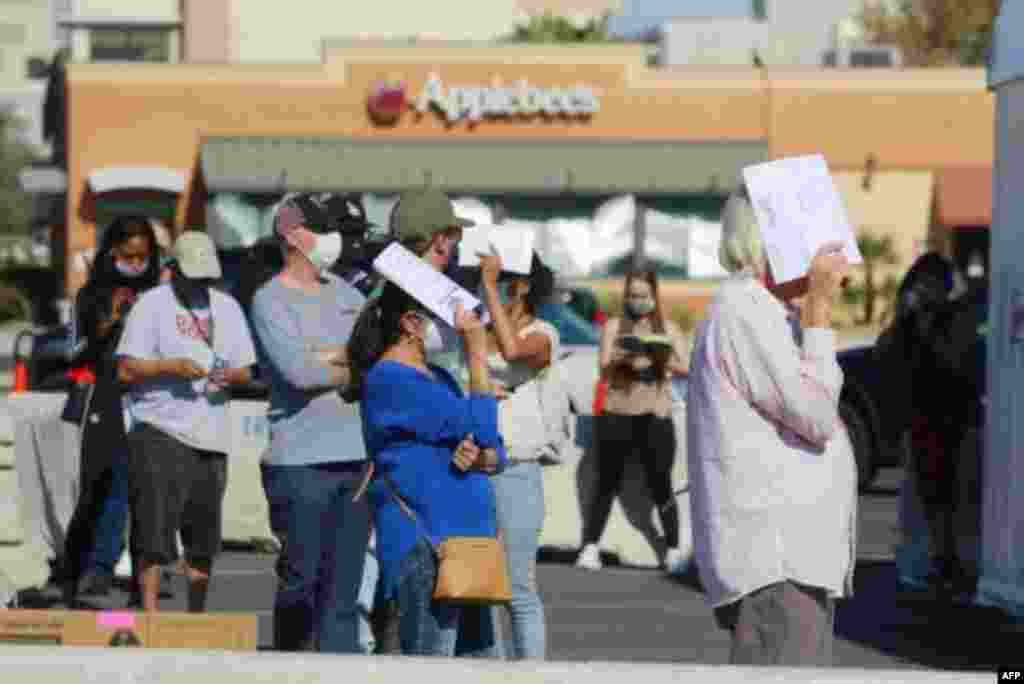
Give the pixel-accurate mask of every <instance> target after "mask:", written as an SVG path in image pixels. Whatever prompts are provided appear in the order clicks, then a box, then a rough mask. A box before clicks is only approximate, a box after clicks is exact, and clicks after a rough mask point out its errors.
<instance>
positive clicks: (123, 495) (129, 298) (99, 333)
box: [62, 217, 159, 604]
mask: <svg viewBox="0 0 1024 684" xmlns="http://www.w3.org/2000/svg"><path fill="white" fill-rule="evenodd" d="M156 247H157V242H156V235H155V234H154V232H153V228H152V226H151V225H150V223H149V221H148V220H147V219H145V218H142V217H121V218H118V219H116V220H114V222H113V223H112V224H111V225H110V226H109V227H108V228H107V230H106V231H105V232H104V234H103V239H102V242H101V244H100V247H99V250H98V252H97V254H96V258H95V260H94V261H93V266H92V270H91V272H90V274H89V280H88V282H87V283H86V284H85V285H84V286H83V287H82V289H81V290H80V291H79V293H78V297H77V300H76V325H77V331H78V334H79V335H80V336H81V338H82V341H83V342H84V343H85V347H84V349H83V351H82V353H81V354H80V355H79V356H78V358H77V359H76V367H75V368H74V369H73V370H72V372H71V375H72V377H73V378H74V379H75V380H76V382H79V383H89V382H95V386H94V388H93V391H92V396H91V399H90V401H89V405H88V410H87V411H86V412H85V414H84V415H83V422H82V426H81V428H82V451H81V462H82V463H81V476H80V477H81V479H80V483H81V484H80V493H79V498H78V504H77V506H76V508H75V511H74V513H73V515H72V517H71V523H70V525H69V526H68V533H67V536H66V540H65V551H64V562H65V568H64V576H63V578H62V580H63V593H64V601H65V603H68V604H73V603H75V601H76V600H77V597H78V596H80V595H83V596H84V595H88V596H95V595H106V594H108V593H109V592H110V588H111V584H112V581H113V578H114V567H115V565H116V564H117V561H118V559H119V558H120V557H121V554H122V552H123V550H124V537H125V528H126V526H127V522H128V470H127V463H128V454H127V451H126V448H125V419H126V416H125V409H124V403H123V392H122V388H121V385H120V383H119V382H118V379H117V364H116V362H115V360H114V350H116V349H117V343H118V340H119V339H120V337H121V331H122V326H123V322H124V317H125V315H126V314H127V312H128V309H129V308H130V307H131V305H132V303H133V302H134V301H135V298H136V296H137V295H138V294H139V293H141V292H142V291H143V290H147V289H149V288H151V287H153V286H154V285H156V284H157V280H158V278H159V263H158V262H157V259H156V257H155V253H156Z"/></svg>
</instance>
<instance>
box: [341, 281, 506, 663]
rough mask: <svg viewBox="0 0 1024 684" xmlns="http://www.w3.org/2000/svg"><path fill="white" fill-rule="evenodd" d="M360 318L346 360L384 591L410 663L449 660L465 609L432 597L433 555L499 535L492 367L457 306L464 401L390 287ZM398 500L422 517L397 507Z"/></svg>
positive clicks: (413, 313)
mask: <svg viewBox="0 0 1024 684" xmlns="http://www.w3.org/2000/svg"><path fill="white" fill-rule="evenodd" d="M368 306H369V307H371V309H370V310H369V311H367V315H364V316H362V317H361V320H360V325H358V326H357V328H356V330H355V332H354V334H353V338H352V341H351V342H350V344H349V356H350V358H351V360H352V365H353V370H354V371H355V373H356V376H357V381H358V380H359V377H358V376H360V375H362V374H363V373H365V377H363V378H362V384H363V392H362V397H363V399H362V409H363V419H364V421H365V423H366V431H365V435H366V447H367V451H368V452H369V453H370V454H371V456H372V458H373V459H374V462H375V464H376V477H375V482H374V485H373V487H372V488H371V490H370V498H371V503H372V506H373V510H374V520H375V523H376V531H377V555H378V561H379V563H380V582H381V583H382V586H381V592H382V595H383V597H384V598H385V600H394V601H396V602H397V604H398V612H399V614H400V618H399V640H400V642H401V651H402V653H403V654H405V655H441V656H452V655H454V651H455V641H456V637H457V634H458V625H459V620H460V617H461V616H462V615H465V613H466V612H467V611H470V610H486V609H485V608H469V607H465V606H462V607H460V606H456V605H454V604H451V603H445V602H439V601H434V600H433V591H434V585H435V583H436V579H437V560H436V557H435V555H434V547H436V545H438V544H440V543H441V542H443V541H444V540H445V539H447V538H448V537H452V536H490V537H496V536H497V520H496V504H495V499H494V490H493V488H492V486H491V482H490V479H489V477H488V476H489V474H491V473H494V472H497V471H499V470H501V469H502V468H503V467H504V465H505V462H506V456H505V450H504V446H503V445H502V442H501V437H500V436H499V434H498V404H497V401H496V399H495V397H494V392H493V391H492V389H491V382H490V377H489V373H488V369H487V334H486V330H485V328H484V326H483V325H482V324H481V322H480V320H479V318H478V317H477V316H476V315H475V314H473V313H468V312H465V311H463V310H462V309H461V307H460V308H459V309H458V310H457V312H456V315H455V323H456V326H455V327H456V330H458V332H459V334H460V335H461V336H462V339H463V345H464V347H465V353H466V361H467V364H468V366H469V396H468V397H467V396H465V395H463V393H462V391H461V390H460V389H459V385H458V383H456V381H455V379H454V378H452V377H451V375H449V374H448V373H447V372H446V371H445V370H443V369H441V368H439V367H437V366H431V365H428V364H427V362H426V340H427V339H428V338H429V337H430V336H431V330H430V326H432V325H434V323H433V322H432V319H431V316H430V315H429V314H428V313H427V312H426V311H424V310H423V308H422V307H421V306H420V305H419V304H418V303H417V302H416V300H414V299H413V298H412V297H411V296H409V295H408V294H406V293H405V292H403V291H402V290H401V289H399V288H398V287H397V286H396V285H394V284H391V283H388V284H387V285H386V286H385V287H384V290H383V292H382V293H381V296H380V297H379V298H378V299H376V300H374V301H373V302H371V303H370V304H369V305H368ZM397 497H400V498H401V499H402V500H403V501H404V502H405V503H406V504H407V505H408V506H409V508H410V509H411V511H412V513H413V515H414V516H415V519H414V518H413V517H411V516H410V515H408V514H407V512H406V511H404V510H403V508H402V507H401V506H400V505H399V503H398V500H397Z"/></svg>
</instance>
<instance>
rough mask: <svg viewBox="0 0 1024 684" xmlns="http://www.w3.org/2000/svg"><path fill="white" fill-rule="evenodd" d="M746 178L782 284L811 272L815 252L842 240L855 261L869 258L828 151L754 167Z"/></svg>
mask: <svg viewBox="0 0 1024 684" xmlns="http://www.w3.org/2000/svg"><path fill="white" fill-rule="evenodd" d="M743 177H744V180H745V181H746V185H747V190H748V192H749V193H750V202H751V205H752V206H753V209H754V215H755V216H756V217H757V223H758V226H759V227H760V229H761V238H762V240H763V242H764V247H765V252H766V254H767V256H768V260H769V263H770V264H771V267H772V274H773V276H774V277H775V281H776V282H777V283H780V284H781V283H788V282H791V281H794V280H797V279H799V278H802V277H804V276H807V275H808V271H809V270H810V267H811V262H812V260H813V259H814V256H815V254H816V253H817V252H818V250H819V248H821V246H822V245H824V244H826V243H829V242H839V243H841V244H842V251H843V253H844V254H845V256H846V259H847V261H848V262H849V263H851V264H859V263H862V262H863V259H862V258H861V254H860V250H859V249H858V247H857V238H856V235H855V234H854V231H853V228H852V227H851V225H850V221H849V218H848V217H847V215H846V210H845V209H844V208H843V205H842V202H841V200H840V197H839V192H838V191H837V190H836V187H835V184H834V183H833V181H832V176H831V174H830V173H829V170H828V165H827V163H826V162H825V158H824V157H823V156H822V155H820V154H819V155H812V156H806V157H790V158H788V159H780V160H778V161H772V162H768V163H765V164H758V165H756V166H748V167H747V168H745V169H744V170H743Z"/></svg>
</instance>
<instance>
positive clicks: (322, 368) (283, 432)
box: [252, 195, 370, 653]
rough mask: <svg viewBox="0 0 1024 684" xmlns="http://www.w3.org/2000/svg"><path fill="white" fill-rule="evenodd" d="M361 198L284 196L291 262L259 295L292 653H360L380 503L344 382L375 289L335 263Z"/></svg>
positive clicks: (284, 626)
mask: <svg viewBox="0 0 1024 684" xmlns="http://www.w3.org/2000/svg"><path fill="white" fill-rule="evenodd" d="M339 199H341V201H340V202H339V201H338V200H339ZM358 201H359V200H358V199H356V198H347V199H346V198H339V197H338V196H325V195H291V196H288V197H286V198H285V199H284V200H283V201H282V202H281V204H279V205H278V208H277V210H276V212H275V219H274V224H275V232H276V235H277V238H278V240H279V241H280V243H281V247H282V250H283V252H284V268H283V269H282V270H281V272H280V273H279V274H277V275H276V276H275V277H273V278H272V279H271V280H270V281H269V282H267V284H265V285H264V286H263V287H261V288H259V289H258V290H257V291H256V294H255V295H254V296H253V300H252V325H253V329H254V330H255V332H256V335H257V337H258V338H259V341H260V343H261V349H262V351H263V354H262V358H261V377H262V378H263V379H264V380H265V381H266V382H267V384H268V385H269V386H270V407H269V411H268V413H267V418H268V420H269V422H270V449H269V451H268V452H267V454H266V456H265V457H264V461H263V487H264V491H265V492H266V495H267V500H268V502H269V504H270V524H271V527H272V529H273V530H274V532H275V534H276V535H277V536H278V537H279V538H280V539H281V541H282V547H283V550H282V553H281V556H280V558H279V560H278V567H277V573H278V591H277V597H276V599H275V602H274V647H275V648H276V649H278V650H283V651H299V650H318V651H321V652H326V653H361V652H362V651H361V649H360V647H359V642H358V612H357V597H358V593H359V588H360V584H361V581H362V576H363V566H364V562H365V556H366V548H367V543H368V541H369V536H370V510H369V506H368V505H367V503H366V501H365V500H362V501H359V502H355V501H353V497H354V494H355V492H356V489H357V487H358V485H359V482H360V481H361V478H362V476H363V474H364V472H365V470H366V468H367V465H368V463H367V459H366V452H365V447H364V446H363V439H362V425H361V423H360V420H359V416H358V413H357V412H356V409H355V408H354V407H352V406H349V405H347V404H345V403H344V402H343V401H342V399H341V397H340V396H339V393H338V390H339V389H341V390H345V389H346V388H347V387H348V386H349V384H350V379H351V378H350V372H349V367H348V365H347V364H348V355H347V352H346V348H345V346H344V345H345V344H346V343H347V342H348V341H349V336H350V335H351V333H352V329H353V327H354V325H355V321H356V317H357V314H358V313H359V311H360V309H361V308H362V306H363V304H364V301H365V299H364V297H363V295H362V294H360V293H359V291H358V290H356V289H355V288H354V287H352V286H351V285H349V284H347V283H346V282H344V281H343V280H341V279H340V278H339V277H337V276H335V275H333V274H330V273H329V272H328V269H330V268H331V267H332V266H334V263H335V262H336V261H337V260H338V257H339V256H340V254H341V248H342V241H341V234H340V233H338V232H337V229H336V228H334V226H337V225H338V222H339V220H340V219H341V218H342V215H341V214H342V213H343V212H344V211H346V210H347V209H346V208H347V207H348V206H349V202H351V203H353V205H354V203H356V202H358Z"/></svg>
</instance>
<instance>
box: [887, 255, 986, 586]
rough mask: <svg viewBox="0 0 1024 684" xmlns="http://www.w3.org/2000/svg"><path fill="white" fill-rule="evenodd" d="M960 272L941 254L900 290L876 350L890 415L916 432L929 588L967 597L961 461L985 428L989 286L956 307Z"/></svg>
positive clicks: (915, 466)
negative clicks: (959, 531)
mask: <svg viewBox="0 0 1024 684" xmlns="http://www.w3.org/2000/svg"><path fill="white" fill-rule="evenodd" d="M953 277H954V274H953V268H952V265H951V264H950V263H949V262H948V261H946V260H945V259H944V258H942V257H941V256H939V255H937V254H927V255H925V256H923V257H922V258H921V259H919V260H918V261H917V262H916V263H915V264H914V266H913V267H912V268H911V270H910V272H909V273H908V274H907V276H906V278H905V279H904V282H903V284H902V286H901V288H900V292H899V295H898V301H897V309H896V317H895V320H894V321H893V323H892V325H891V326H890V327H889V328H888V329H887V330H886V331H885V332H884V333H883V335H882V336H881V337H880V338H879V341H878V343H877V345H876V353H877V355H878V360H879V362H880V363H882V365H883V368H884V372H885V376H886V377H887V378H889V379H890V387H889V389H890V390H891V391H888V392H887V396H888V397H889V402H890V403H889V404H888V405H887V407H886V409H887V415H889V416H890V419H891V420H895V421H898V422H899V423H900V426H901V427H903V428H904V429H906V430H909V432H910V438H911V439H910V443H911V449H912V452H913V455H912V459H911V464H912V468H911V469H910V470H909V471H908V473H907V476H908V477H913V478H914V485H915V486H914V489H915V490H916V492H917V496H918V499H919V500H920V503H921V505H922V507H923V511H924V514H925V518H926V519H927V521H928V528H929V535H930V537H931V548H932V557H933V561H932V564H933V569H932V573H931V577H930V578H929V581H930V582H931V583H933V584H935V585H939V586H942V587H943V588H944V589H947V590H954V591H955V590H959V589H962V588H963V587H964V582H965V581H966V582H970V581H972V578H970V577H967V573H966V572H965V569H964V564H963V563H962V562H961V559H960V558H959V554H958V552H957V547H958V545H957V535H956V530H955V526H954V519H955V516H956V514H957V509H958V506H959V505H960V504H961V503H963V502H961V501H960V499H961V498H962V492H963V491H964V488H963V487H962V486H961V485H962V483H961V482H960V479H961V477H962V476H963V475H964V473H961V472H960V470H961V469H962V468H961V465H962V464H960V463H959V457H960V454H961V449H962V446H963V445H964V440H965V439H966V437H967V436H968V434H969V431H970V430H971V429H972V428H978V427H980V425H981V424H982V422H983V412H982V409H981V407H982V397H983V396H984V391H985V383H984V375H985V337H984V331H985V322H986V321H987V316H988V313H987V311H988V289H987V286H986V285H985V284H984V283H981V284H977V283H975V284H974V285H972V286H971V287H970V288H969V289H968V291H967V292H966V293H964V294H962V295H959V296H957V297H956V298H954V299H950V298H949V297H950V291H951V290H952V285H953Z"/></svg>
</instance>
